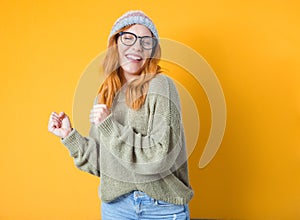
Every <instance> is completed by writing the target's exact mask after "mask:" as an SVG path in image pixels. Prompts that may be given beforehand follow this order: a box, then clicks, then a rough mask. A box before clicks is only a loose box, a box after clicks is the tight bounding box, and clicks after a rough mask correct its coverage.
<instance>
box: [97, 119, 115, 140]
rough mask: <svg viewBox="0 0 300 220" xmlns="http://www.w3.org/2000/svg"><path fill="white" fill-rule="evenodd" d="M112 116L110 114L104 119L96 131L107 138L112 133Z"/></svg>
mask: <svg viewBox="0 0 300 220" xmlns="http://www.w3.org/2000/svg"><path fill="white" fill-rule="evenodd" d="M113 123H114V122H113V118H112V114H110V115H109V116H108V117H107V118H106V119H104V120H103V121H102V122H101V123H100V124H99V125H98V129H99V130H100V132H101V133H102V134H103V135H104V136H107V137H109V136H110V135H111V134H112V133H113V129H114V124H113Z"/></svg>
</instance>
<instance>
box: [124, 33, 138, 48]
mask: <svg viewBox="0 0 300 220" xmlns="http://www.w3.org/2000/svg"><path fill="white" fill-rule="evenodd" d="M121 40H122V43H123V44H125V45H127V46H131V45H133V44H134V43H135V41H136V36H134V35H133V34H132V33H122V35H121Z"/></svg>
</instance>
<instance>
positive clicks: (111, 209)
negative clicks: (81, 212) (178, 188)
mask: <svg viewBox="0 0 300 220" xmlns="http://www.w3.org/2000/svg"><path fill="white" fill-rule="evenodd" d="M101 213H102V214H101V215H102V220H150V219H161V220H162V219H163V220H165V219H166V220H175V219H177V220H189V219H190V217H189V208H188V205H175V204H171V203H167V202H163V201H161V200H156V199H153V198H151V197H150V196H148V195H147V194H146V193H144V192H141V191H133V192H131V193H128V194H125V195H123V196H120V197H119V198H117V199H116V200H114V201H112V202H110V203H105V202H102V203H101Z"/></svg>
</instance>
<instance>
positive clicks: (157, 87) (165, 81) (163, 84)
mask: <svg viewBox="0 0 300 220" xmlns="http://www.w3.org/2000/svg"><path fill="white" fill-rule="evenodd" d="M174 92H175V93H177V89H176V86H175V83H174V81H173V80H172V79H171V78H170V77H169V76H166V75H164V74H161V73H160V74H157V75H156V76H155V77H154V78H153V79H152V80H151V81H150V83H149V91H148V93H149V94H152V93H156V94H160V95H165V96H166V95H167V96H169V95H170V93H174Z"/></svg>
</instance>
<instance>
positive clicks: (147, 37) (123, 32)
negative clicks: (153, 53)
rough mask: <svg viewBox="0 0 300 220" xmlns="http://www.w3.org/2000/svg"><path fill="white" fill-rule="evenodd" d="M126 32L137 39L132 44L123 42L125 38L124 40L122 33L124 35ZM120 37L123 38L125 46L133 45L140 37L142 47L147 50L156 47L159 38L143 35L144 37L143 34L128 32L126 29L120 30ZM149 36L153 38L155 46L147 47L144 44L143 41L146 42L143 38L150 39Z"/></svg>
mask: <svg viewBox="0 0 300 220" xmlns="http://www.w3.org/2000/svg"><path fill="white" fill-rule="evenodd" d="M124 34H130V35H132V36H134V38H135V40H134V41H133V43H132V44H125V43H124V42H123V40H122V35H124ZM119 37H120V38H121V39H120V40H121V42H122V44H124V45H125V46H132V45H134V44H135V43H136V41H137V39H138V38H139V39H140V45H141V46H142V48H143V49H145V50H151V49H154V48H155V47H156V45H157V39H156V38H155V37H150V36H143V37H141V36H137V35H136V34H134V33H131V32H126V31H122V32H120V33H119ZM149 38H151V39H152V41H153V46H152V47H151V48H145V47H144V45H143V42H144V41H143V40H144V39H149Z"/></svg>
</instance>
